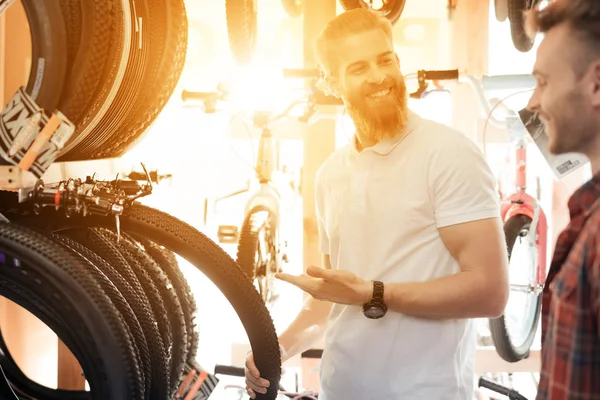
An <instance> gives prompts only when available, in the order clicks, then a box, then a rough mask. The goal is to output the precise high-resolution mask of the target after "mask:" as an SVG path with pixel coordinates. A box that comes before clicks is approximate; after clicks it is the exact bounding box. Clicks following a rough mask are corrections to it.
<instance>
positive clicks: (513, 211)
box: [500, 138, 548, 290]
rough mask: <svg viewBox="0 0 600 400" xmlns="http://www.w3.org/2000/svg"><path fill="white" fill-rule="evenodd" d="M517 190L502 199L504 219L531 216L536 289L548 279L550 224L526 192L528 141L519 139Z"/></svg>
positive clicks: (516, 172) (537, 204) (517, 149)
mask: <svg viewBox="0 0 600 400" xmlns="http://www.w3.org/2000/svg"><path fill="white" fill-rule="evenodd" d="M515 167H516V171H515V176H516V182H515V186H516V191H515V192H514V193H512V194H510V195H509V196H507V197H506V198H505V199H503V201H502V205H501V208H500V210H501V215H502V221H503V222H506V221H507V220H508V219H509V218H510V217H512V216H513V215H518V214H523V215H526V216H528V217H529V218H531V221H532V222H531V229H530V231H529V235H535V237H534V239H535V244H536V253H537V266H536V284H537V287H536V288H535V289H536V290H538V289H540V288H542V287H543V285H544V282H545V281H546V249H547V238H548V224H547V221H546V215H545V214H544V211H543V210H542V208H541V206H540V204H539V202H538V201H537V199H535V198H534V197H533V196H531V195H529V194H528V193H526V192H525V190H526V188H527V143H526V141H525V139H522V138H521V139H519V140H518V143H517V145H516V166H515Z"/></svg>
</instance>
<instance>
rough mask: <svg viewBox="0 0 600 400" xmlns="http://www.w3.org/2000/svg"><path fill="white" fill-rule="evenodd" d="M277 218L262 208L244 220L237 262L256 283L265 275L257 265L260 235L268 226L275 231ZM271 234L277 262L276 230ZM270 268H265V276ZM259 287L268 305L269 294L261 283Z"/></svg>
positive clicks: (251, 212)
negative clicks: (261, 286)
mask: <svg viewBox="0 0 600 400" xmlns="http://www.w3.org/2000/svg"><path fill="white" fill-rule="evenodd" d="M276 218H277V217H276V216H275V215H274V214H273V213H271V212H270V211H268V210H265V209H264V208H263V207H261V206H257V207H254V208H253V209H252V210H250V212H249V213H248V214H247V215H246V218H244V222H243V223H242V228H241V230H240V236H239V240H238V246H237V257H236V262H237V263H238V265H239V266H240V268H241V269H242V271H244V273H245V274H246V276H247V277H248V279H250V281H252V282H254V281H255V280H257V279H260V277H261V276H262V275H263V266H261V265H257V260H256V254H257V252H258V251H259V250H260V247H259V246H260V238H259V236H260V234H261V231H263V230H265V229H267V227H268V226H270V227H271V229H275V228H276V227H277V219H276ZM267 233H268V234H269V239H270V240H271V241H272V242H273V243H272V244H273V246H275V251H274V254H273V252H269V253H271V256H272V257H275V262H277V250H276V246H277V236H276V233H275V232H274V230H271V231H267ZM267 267H268V266H264V275H265V276H266V275H267V271H266V269H267ZM257 284H258V285H259V293H260V294H261V296H262V298H263V301H264V302H265V303H266V302H267V298H268V293H264V290H265V289H264V288H260V282H257Z"/></svg>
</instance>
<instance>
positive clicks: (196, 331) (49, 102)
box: [0, 0, 591, 400]
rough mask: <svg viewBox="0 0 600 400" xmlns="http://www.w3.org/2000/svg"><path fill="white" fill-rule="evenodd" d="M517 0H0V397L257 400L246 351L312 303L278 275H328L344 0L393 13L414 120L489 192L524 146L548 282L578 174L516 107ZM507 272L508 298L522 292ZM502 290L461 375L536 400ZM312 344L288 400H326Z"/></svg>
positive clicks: (534, 376) (522, 59)
mask: <svg viewBox="0 0 600 400" xmlns="http://www.w3.org/2000/svg"><path fill="white" fill-rule="evenodd" d="M525 3H527V6H526V7H531V6H532V4H531V3H535V2H531V1H527V2H525V1H522V2H519V1H513V0H488V1H482V0H419V1H411V0H408V1H403V0H387V1H373V0H371V1H363V0H360V1H358V0H357V1H349V0H340V1H337V0H223V1H215V0H141V1H134V0H102V1H97V0H60V1H58V0H52V1H50V2H48V1H45V0H0V109H1V110H2V111H1V112H0V116H1V118H0V135H2V137H0V156H1V157H0V193H1V194H2V196H1V197H0V210H2V214H0V219H1V220H2V221H0V224H2V225H6V230H5V231H4V230H0V265H2V266H3V268H2V270H3V271H4V273H8V275H9V276H8V277H2V276H0V295H2V296H1V297H0V329H1V336H0V338H1V339H2V340H0V367H2V370H3V371H4V375H5V376H6V379H3V378H2V376H1V375H0V387H3V389H2V390H0V392H2V393H3V395H2V398H7V399H34V398H35V399H39V400H45V399H63V400H64V399H71V398H72V399H75V398H77V399H100V398H102V399H126V398H140V399H141V398H147V399H157V400H160V399H167V398H168V399H184V398H185V399H186V400H191V399H195V400H200V399H209V398H210V399H241V398H248V397H247V394H246V384H245V382H244V378H243V377H240V376H239V375H240V368H243V367H244V363H245V359H246V355H247V353H248V351H249V350H250V349H251V348H255V346H262V345H261V344H260V343H263V342H264V341H267V340H268V341H269V343H276V335H277V334H279V333H281V332H282V331H283V330H285V329H286V328H287V327H288V326H289V325H290V323H292V321H293V320H294V318H295V316H296V314H297V313H298V312H299V311H300V309H301V308H302V305H303V303H304V301H305V300H306V298H307V296H308V295H307V294H306V293H304V292H303V291H301V290H300V289H298V288H297V287H294V286H292V285H290V284H287V283H285V282H281V281H279V280H277V279H275V278H274V274H275V273H276V272H278V271H283V272H287V273H290V274H302V273H303V272H304V271H305V269H306V268H307V267H308V266H311V265H320V262H321V261H320V260H321V258H320V257H321V255H320V253H319V246H318V242H319V238H318V229H317V222H316V212H315V200H314V183H315V176H316V173H317V171H318V169H319V167H320V166H321V165H322V163H323V161H324V160H325V159H326V158H327V157H329V155H330V154H331V153H332V152H333V151H334V150H336V149H338V148H340V147H342V146H345V145H347V143H348V142H349V141H351V140H352V137H353V130H354V126H353V123H352V119H351V118H350V116H349V115H348V113H347V112H346V110H345V109H344V106H343V104H341V103H340V102H339V101H338V100H337V99H336V98H334V97H332V96H330V95H329V94H327V93H326V92H325V91H323V87H322V86H321V85H320V80H319V74H318V71H316V70H315V68H316V61H315V56H314V54H313V48H312V45H311V43H312V41H313V39H314V38H315V37H316V35H317V34H318V33H319V31H320V30H321V29H322V28H323V27H324V25H325V23H326V21H328V20H329V19H330V18H333V17H334V16H335V15H336V14H339V13H341V12H343V11H344V10H345V9H351V8H356V7H365V8H366V7H372V8H373V9H376V10H377V12H380V13H382V15H384V16H386V18H389V19H390V20H391V21H392V22H393V32H394V49H395V51H396V52H397V53H398V55H399V57H400V59H401V68H402V72H403V73H404V74H405V75H406V84H407V90H408V92H409V93H411V94H413V95H411V96H410V98H409V103H408V104H409V108H410V109H411V110H413V111H414V112H416V113H417V114H419V115H420V116H422V117H424V118H428V119H432V120H435V121H437V122H439V123H441V124H445V125H448V126H451V127H453V128H456V129H458V130H460V131H461V132H463V133H464V134H465V135H467V136H468V137H469V138H470V139H471V140H473V141H474V142H475V143H476V144H477V145H478V146H479V148H480V149H481V150H482V151H484V153H485V157H486V160H487V161H488V163H489V165H490V166H491V168H492V170H493V172H494V174H495V177H496V179H497V180H498V182H499V184H498V193H499V196H501V197H502V198H503V199H504V198H507V197H508V196H510V195H511V194H512V193H513V192H514V190H515V189H514V188H515V185H517V183H516V181H517V180H519V179H520V178H519V176H518V172H517V173H516V174H515V170H517V171H519V169H518V168H517V169H515V163H516V162H517V161H518V160H517V158H516V157H517V156H518V154H519V153H518V152H515V148H516V147H515V145H516V144H524V143H529V144H530V146H528V147H527V156H528V157H527V160H528V161H529V163H528V164H527V174H526V175H527V176H526V177H524V178H523V179H524V182H526V184H527V193H528V194H529V195H530V196H531V197H532V198H533V199H535V202H536V204H537V206H539V208H540V209H541V210H543V213H544V215H545V227H544V228H545V229H546V230H547V235H546V243H544V245H543V246H542V247H543V250H539V251H538V253H536V254H535V257H537V259H538V260H539V257H540V254H541V253H545V254H544V256H543V259H544V258H545V260H546V262H545V265H542V268H543V269H544V268H547V267H548V264H549V260H550V258H551V255H552V252H553V247H554V243H555V242H556V239H557V236H558V234H559V233H560V232H561V230H562V229H563V228H564V227H565V226H566V224H567V223H568V221H569V213H568V208H567V199H568V198H569V196H570V195H571V194H572V193H573V191H574V190H576V188H578V187H579V186H580V185H581V184H582V183H584V182H585V181H587V180H588V179H589V178H590V177H591V170H590V168H589V165H588V163H587V162H586V160H585V159H584V158H583V157H580V156H579V155H577V158H575V159H574V160H575V161H574V164H573V165H577V167H576V168H572V169H569V170H564V169H561V168H560V166H559V165H562V166H564V165H565V160H558V161H557V160H556V159H554V158H553V157H552V156H551V155H549V154H548V153H547V149H546V148H545V147H544V146H545V145H546V142H544V140H543V138H541V139H539V138H534V139H532V136H531V135H528V132H527V130H526V129H525V127H524V125H522V124H521V125H519V124H520V120H518V118H516V117H515V116H516V115H517V114H516V112H517V111H519V110H521V109H523V108H524V107H525V105H526V103H527V101H528V99H529V97H530V96H531V92H532V90H533V88H534V86H535V80H534V79H533V78H532V77H531V70H532V67H533V63H534V61H535V53H536V49H537V46H538V45H539V42H540V40H541V35H538V36H536V37H534V38H528V39H527V40H521V42H519V41H517V40H515V39H514V38H513V37H511V30H515V29H517V28H518V27H516V25H515V24H517V22H516V19H515V18H514V17H513V16H511V17H510V18H509V16H508V10H509V9H512V8H511V7H513V8H514V7H517V6H516V5H515V4H525ZM513 11H514V10H513ZM520 11H524V10H520ZM427 71H429V75H428V74H427ZM436 71H438V72H442V75H439V74H438V75H436V74H435V72H436ZM444 73H445V74H444ZM488 78H490V79H488ZM500 102H501V104H500V105H498V104H499V103H500ZM492 108H493V110H492ZM511 118H512V119H511ZM515 120H516V122H515ZM511 124H512V125H511ZM515 124H516V125H515ZM538 139H539V140H538ZM36 146H37V148H36ZM516 154H517V155H516ZM567 161H568V160H567ZM571 161H572V160H571ZM579 167H580V168H579ZM517 186H518V185H517ZM134 201H135V202H137V203H139V204H141V205H132V204H133V203H134ZM129 207H131V209H129ZM131 210H132V211H131ZM273 210H276V211H275V212H274V211H273ZM89 218H91V219H89ZM90 221H91V222H90ZM536 222H537V217H536ZM2 229H4V228H2ZM182 232H183V233H182ZM28 235H29V236H28ZM46 241H47V243H46ZM36 243H38V244H36ZM39 243H46V244H45V245H46V246H47V247H45V248H43V246H42V245H41V244H39ZM106 254H109V255H106ZM52 257H54V258H52ZM60 257H63V258H60ZM42 259H43V260H42ZM40 260H42V261H40ZM61 260H62V261H61ZM65 260H66V261H65ZM527 262H528V261H522V263H525V264H526V263H527ZM9 264H10V268H9ZM25 264H27V265H26V267H23V265H25ZM29 264H31V265H30V266H29ZM38 264H43V266H42V267H37V266H35V265H38ZM68 265H72V266H74V267H73V268H71V269H69V268H70V267H67V266H68ZM136 268H137V269H136ZM513 268H514V266H513V263H512V262H511V269H510V274H511V276H510V281H511V282H510V283H511V285H515V287H517V286H519V285H521V287H523V285H535V284H536V282H535V277H534V281H533V282H529V281H518V277H517V275H519V274H515V275H514V276H513ZM532 268H533V269H532V270H531V272H533V273H534V274H535V270H534V269H535V266H533V267H532ZM125 270H126V271H128V272H124V271H125ZM7 271H9V272H7ZM53 271H55V272H56V271H58V272H56V273H55V272H53ZM82 271H83V272H82ZM90 271H95V272H90ZM545 273H546V269H544V270H543V274H545ZM94 274H96V275H94ZM0 275H2V274H0ZM63 275H64V276H63ZM25 277H29V278H31V279H29V278H27V279H26V278H25ZM129 279H132V280H133V281H134V282H131V281H129ZM525 279H527V277H525ZM538 283H540V282H538ZM541 283H542V284H543V282H541ZM86 285H88V286H86ZM65 287H68V288H69V289H68V290H67V289H64V288H65ZM40 292H43V293H42V294H41V295H38V293H40ZM94 293H96V294H94ZM529 295H530V296H533V301H537V298H538V297H536V296H537V294H536V293H533V294H532V293H529ZM511 296H513V294H512V292H511ZM515 296H518V293H517V294H516V295H515ZM66 298H68V299H69V300H64V299H66ZM83 298H85V301H83V300H81V299H83ZM60 299H62V300H60ZM74 299H80V300H81V301H74ZM511 299H512V297H511ZM511 299H509V303H508V305H507V309H506V311H505V315H506V318H505V321H504V322H502V323H503V324H504V323H506V324H507V329H508V336H507V337H505V338H501V337H499V336H498V335H494V334H493V333H492V330H493V329H490V324H491V322H490V321H488V320H487V319H479V320H477V321H476V322H477V327H478V337H477V347H476V350H475V355H474V359H475V364H474V365H475V374H476V375H477V378H479V377H484V378H485V379H487V381H489V382H494V383H497V384H500V385H502V386H503V387H506V388H510V389H514V390H516V391H518V392H519V393H521V394H522V395H523V396H524V397H525V398H529V399H533V398H535V396H536V392H537V385H538V382H539V370H540V347H541V343H540V332H539V331H540V328H539V324H538V323H537V320H538V319H539V313H538V314H533V315H532V316H531V318H530V319H529V320H528V321H529V322H523V321H521V322H516V323H521V324H523V323H529V324H530V326H529V328H527V327H525V328H526V329H529V330H530V331H528V333H529V336H528V338H527V339H525V341H526V347H527V349H526V351H524V352H516V353H515V352H514V351H512V350H510V346H508V347H502V346H506V342H505V343H504V345H503V344H502V343H499V342H500V341H502V340H504V341H510V340H511V337H510V332H511V331H510V329H512V328H511V327H510V326H508V325H509V324H510V323H511V322H510V321H508V320H510V319H511V318H512V316H513V315H514V314H517V315H516V317H515V319H516V320H522V319H523V318H522V317H523V316H522V315H521V314H522V313H523V302H522V301H523V300H519V299H518V298H517V297H515V299H516V300H514V301H512V300H511ZM84 303H85V304H84ZM86 305H87V306H86ZM84 307H87V309H84ZM94 307H95V308H94ZM86 310H87V311H86ZM90 310H91V311H90ZM107 310H115V311H114V314H110V312H109V311H107ZM525 319H527V318H525ZM111 321H112V322H111ZM111 324H112V325H111ZM157 327H158V328H157ZM521 328H522V327H521ZM522 329H523V328H522ZM150 331H152V333H148V332H150ZM119 332H120V333H119ZM63 335H64V336H63ZM513 340H514V337H513ZM123 341H126V342H127V343H128V344H123ZM111 343H112V345H114V346H117V347H118V348H119V349H124V350H123V351H122V352H119V351H117V350H116V349H114V348H111V349H108V348H107V347H106V346H107V344H111ZM132 343H133V344H132ZM509 344H510V343H509ZM119 346H122V347H119ZM264 346H267V345H264ZM321 349H322V343H321V344H318V345H316V346H314V348H313V349H311V351H307V352H304V353H301V354H298V355H296V356H294V357H292V358H290V359H289V360H286V361H285V362H284V363H283V365H281V367H282V369H281V377H280V378H281V381H280V382H281V387H282V388H283V387H285V388H286V389H287V390H288V391H289V393H292V392H293V393H305V394H306V396H307V397H294V398H317V394H318V392H319V390H320V383H319V366H320V350H321ZM103 350H104V351H103ZM312 350H314V351H312ZM128 352H129V353H128ZM525 353H526V354H525ZM273 354H275V353H273ZM119 360H121V361H119ZM123 360H126V362H125V361H123ZM225 367H232V368H229V369H228V368H225ZM127 368H133V369H132V370H130V371H129V372H130V373H131V374H129V375H128V374H127V373H126V371H127ZM219 368H220V369H219ZM110 371H121V372H122V374H121V376H118V374H117V372H110ZM132 371H133V372H132ZM123 376H127V377H128V378H127V379H125V378H123ZM167 378H168V379H167ZM4 381H6V382H4ZM81 391H86V392H88V393H87V394H86V393H82V392H81ZM125 392H128V393H129V394H128V395H124V394H123V393H125ZM142 392H143V393H142ZM132 393H135V394H132ZM289 393H288V395H286V394H284V392H283V391H281V392H280V393H279V394H278V393H277V391H276V390H275V392H270V394H269V395H268V396H266V397H263V398H270V399H275V398H278V399H279V398H290V397H292V395H289ZM309 394H310V395H312V396H313V397H308V396H309ZM10 396H14V397H10ZM128 396H129V397H128ZM132 396H134V397H132ZM269 396H270V397H269ZM503 398H507V397H505V396H503V395H501V394H498V393H496V392H494V391H493V390H490V389H486V388H476V393H475V397H474V399H477V400H484V399H503ZM515 398H516V397H515Z"/></svg>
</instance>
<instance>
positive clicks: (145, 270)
mask: <svg viewBox="0 0 600 400" xmlns="http://www.w3.org/2000/svg"><path fill="white" fill-rule="evenodd" d="M103 231H104V232H103V234H104V235H106V237H107V238H108V239H109V240H113V241H116V240H118V243H117V246H118V248H119V250H121V252H122V254H123V255H124V256H125V257H126V258H128V261H129V264H130V265H132V266H134V270H137V271H136V272H137V274H138V277H139V278H140V281H143V282H145V284H146V285H152V286H153V288H154V290H153V292H154V293H156V294H157V295H158V297H157V298H156V299H155V302H156V303H158V304H157V308H156V310H157V312H158V313H161V312H163V311H162V310H164V314H163V315H155V317H156V320H157V322H158V323H159V324H165V325H166V327H167V328H168V329H165V333H166V335H168V337H169V340H170V343H171V346H170V349H171V350H170V351H169V364H170V372H171V375H170V377H169V378H170V379H169V382H170V391H169V393H168V395H169V398H172V397H173V395H174V394H175V392H176V390H177V388H178V387H179V383H180V381H181V379H182V373H183V368H184V366H185V362H186V358H187V330H186V326H185V318H184V315H183V310H182V308H181V303H180V302H179V298H178V297H177V294H176V292H175V289H174V288H173V286H172V284H171V281H170V280H169V278H168V277H167V275H166V274H165V273H164V271H163V270H162V269H161V268H160V267H159V266H158V265H157V264H156V262H155V261H154V259H152V258H151V257H150V256H149V255H148V254H147V253H145V252H144V251H143V250H142V249H141V248H139V247H138V246H137V244H135V243H134V242H132V241H130V240H129V239H128V237H127V236H123V237H121V238H119V237H118V236H117V234H116V233H114V232H112V231H110V230H108V229H104V230H103ZM135 265H137V266H138V268H139V269H138V268H136V267H135ZM142 274H143V275H144V277H141V276H140V275H142ZM149 297H150V298H152V297H153V296H152V295H150V296H149ZM151 304H152V305H153V307H154V304H153V303H152V302H151Z"/></svg>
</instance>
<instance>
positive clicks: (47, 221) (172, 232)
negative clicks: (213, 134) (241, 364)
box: [0, 199, 281, 400]
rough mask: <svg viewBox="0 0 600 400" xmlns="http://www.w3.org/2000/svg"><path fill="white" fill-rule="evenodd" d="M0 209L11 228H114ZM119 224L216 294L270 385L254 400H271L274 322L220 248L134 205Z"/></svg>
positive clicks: (275, 373) (275, 369)
mask: <svg viewBox="0 0 600 400" xmlns="http://www.w3.org/2000/svg"><path fill="white" fill-rule="evenodd" d="M13 201H14V199H13ZM0 207H2V208H3V210H2V212H3V213H6V215H7V217H8V218H9V219H11V221H13V222H14V223H19V224H24V225H28V226H36V227H39V228H43V229H45V230H49V231H62V230H66V229H73V228H80V227H105V228H109V229H110V228H112V227H113V226H114V219H113V218H112V217H103V216H97V215H88V216H86V217H82V216H80V215H72V216H70V217H69V218H66V217H65V216H64V214H62V213H60V212H59V211H56V210H55V209H54V208H52V209H49V208H43V209H42V210H41V214H40V215H32V214H28V215H22V214H16V213H14V209H13V211H12V212H11V211H10V209H9V208H12V207H11V202H10V201H3V202H0ZM5 207H6V209H4V208H5ZM120 224H121V229H122V230H123V231H124V232H127V233H130V234H133V235H141V236H144V237H146V238H148V239H149V240H151V241H153V242H155V243H157V244H159V245H161V246H164V247H165V248H167V249H169V250H171V251H173V252H174V253H176V254H179V255H180V256H181V257H183V258H185V259H186V260H188V261H189V262H190V263H191V264H192V265H194V266H195V267H196V268H198V269H199V270H200V271H201V272H203V273H204V274H205V275H206V276H207V277H208V278H209V279H210V280H211V281H212V282H213V283H214V284H215V285H216V286H217V287H218V288H219V290H220V291H221V292H222V293H223V294H224V295H225V297H226V298H227V299H228V301H229V302H230V303H231V305H232V307H233V308H234V310H235V311H236V313H237V314H238V317H239V318H240V321H241V322H242V325H243V326H244V329H245V330H246V333H247V335H248V338H249V341H250V346H251V348H252V351H253V353H254V354H255V361H256V365H257V367H258V369H259V370H260V371H261V375H262V376H263V377H264V378H265V379H267V380H269V381H270V382H272V385H271V386H270V387H269V389H268V391H267V393H266V394H264V395H262V394H261V395H258V396H257V398H258V399H270V400H273V399H275V398H276V397H277V386H278V385H277V383H278V382H279V381H280V377H281V358H280V357H281V355H280V352H279V342H278V340H277V334H276V331H275V327H274V325H273V320H272V319H271V316H270V315H269V312H268V310H267V309H266V307H265V305H264V303H263V302H262V299H261V297H260V296H259V295H258V293H257V291H256V290H255V289H254V287H253V286H252V284H251V283H250V282H249V281H248V279H247V277H246V276H245V274H244V273H243V271H241V269H240V268H239V266H238V265H237V264H236V263H235V261H234V260H233V259H231V257H229V255H228V254H227V253H226V252H225V251H223V249H221V247H219V245H217V244H216V243H214V242H213V241H212V240H210V239H209V238H208V237H206V236H205V235H203V234H202V233H200V232H199V231H197V230H196V229H194V228H193V227H191V226H190V225H188V224H186V223H185V222H183V221H180V220H178V219H177V218H174V217H172V216H170V215H168V214H165V213H163V212H161V211H158V210H155V209H152V208H149V207H145V206H143V205H140V204H137V203H134V204H133V205H132V206H130V207H128V208H127V209H126V210H125V211H124V213H123V215H122V216H121V217H120Z"/></svg>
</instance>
